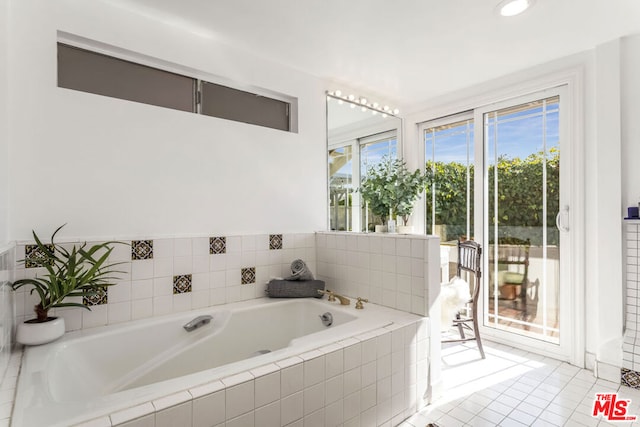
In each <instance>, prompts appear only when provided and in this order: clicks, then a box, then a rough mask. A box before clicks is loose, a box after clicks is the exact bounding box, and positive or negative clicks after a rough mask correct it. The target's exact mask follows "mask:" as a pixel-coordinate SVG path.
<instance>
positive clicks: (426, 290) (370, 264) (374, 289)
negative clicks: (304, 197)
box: [316, 232, 442, 399]
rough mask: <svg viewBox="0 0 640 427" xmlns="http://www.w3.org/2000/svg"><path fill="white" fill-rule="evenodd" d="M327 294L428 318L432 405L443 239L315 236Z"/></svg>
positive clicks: (436, 385)
mask: <svg viewBox="0 0 640 427" xmlns="http://www.w3.org/2000/svg"><path fill="white" fill-rule="evenodd" d="M316 249H317V256H318V258H317V261H318V276H319V278H320V279H322V280H324V281H325V283H326V287H327V289H331V290H333V291H336V292H338V293H340V294H344V295H349V296H352V297H362V298H367V299H368V300H369V301H370V302H373V303H376V304H380V305H383V306H386V307H390V308H395V309H397V310H402V311H406V312H410V313H414V314H417V315H420V316H426V317H428V335H429V336H430V337H431V339H430V340H428V348H425V350H424V351H425V352H426V353H428V356H429V360H428V363H427V365H428V367H429V371H428V373H427V376H428V381H429V385H430V387H431V389H430V390H429V393H431V396H430V397H429V398H430V399H432V398H434V397H437V396H439V395H440V392H441V387H442V380H441V377H440V372H441V361H440V347H441V345H440V338H439V337H440V302H439V299H438V297H439V294H440V239H439V238H438V237H435V236H425V235H411V234H406V235H402V234H386V233H340V232H318V233H316Z"/></svg>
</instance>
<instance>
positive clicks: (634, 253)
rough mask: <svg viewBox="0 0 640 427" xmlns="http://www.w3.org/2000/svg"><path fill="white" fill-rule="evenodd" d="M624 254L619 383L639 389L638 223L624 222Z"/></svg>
mask: <svg viewBox="0 0 640 427" xmlns="http://www.w3.org/2000/svg"><path fill="white" fill-rule="evenodd" d="M625 231H626V246H627V248H626V254H627V260H626V263H625V274H626V281H627V297H626V298H627V301H626V307H625V308H626V328H625V333H624V342H623V344H622V355H623V356H622V359H623V360H622V371H621V374H620V378H621V382H622V384H624V385H627V386H629V387H632V388H635V389H640V295H638V290H639V288H638V284H639V282H640V279H638V277H639V276H638V275H639V273H640V272H639V271H638V268H640V253H639V251H640V221H637V220H635V221H634V220H630V221H626V222H625Z"/></svg>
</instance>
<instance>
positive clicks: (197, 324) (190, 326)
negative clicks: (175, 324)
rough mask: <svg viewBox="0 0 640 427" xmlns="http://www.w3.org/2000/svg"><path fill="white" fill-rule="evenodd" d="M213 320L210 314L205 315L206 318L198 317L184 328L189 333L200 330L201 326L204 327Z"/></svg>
mask: <svg viewBox="0 0 640 427" xmlns="http://www.w3.org/2000/svg"><path fill="white" fill-rule="evenodd" d="M211 319H213V316H209V315H208V314H205V315H204V316H198V317H196V318H195V319H193V320H192V321H191V322H189V323H187V324H186V325H184V326H183V328H184V329H185V330H186V331H187V332H191V331H194V330H196V329H198V328H199V327H200V326H204V325H206V324H207V323H209V322H211Z"/></svg>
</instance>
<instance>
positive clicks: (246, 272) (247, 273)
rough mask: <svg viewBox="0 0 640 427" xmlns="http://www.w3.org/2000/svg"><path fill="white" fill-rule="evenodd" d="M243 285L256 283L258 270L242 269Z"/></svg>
mask: <svg viewBox="0 0 640 427" xmlns="http://www.w3.org/2000/svg"><path fill="white" fill-rule="evenodd" d="M241 275H242V284H243V285H248V284H250V283H256V268H255V267H248V268H243V269H242V273H241Z"/></svg>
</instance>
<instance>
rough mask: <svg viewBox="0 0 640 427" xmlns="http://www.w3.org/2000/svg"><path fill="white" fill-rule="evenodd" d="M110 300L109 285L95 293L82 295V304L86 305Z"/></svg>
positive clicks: (100, 303) (104, 302)
mask: <svg viewBox="0 0 640 427" xmlns="http://www.w3.org/2000/svg"><path fill="white" fill-rule="evenodd" d="M108 302H109V297H108V292H107V287H106V286H105V287H103V288H98V292H97V293H96V294H95V295H89V296H84V297H82V304H84V305H86V306H89V307H90V306H92V305H102V304H107V303H108Z"/></svg>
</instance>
